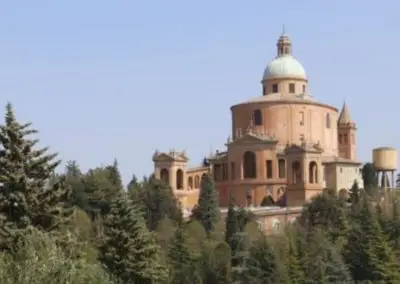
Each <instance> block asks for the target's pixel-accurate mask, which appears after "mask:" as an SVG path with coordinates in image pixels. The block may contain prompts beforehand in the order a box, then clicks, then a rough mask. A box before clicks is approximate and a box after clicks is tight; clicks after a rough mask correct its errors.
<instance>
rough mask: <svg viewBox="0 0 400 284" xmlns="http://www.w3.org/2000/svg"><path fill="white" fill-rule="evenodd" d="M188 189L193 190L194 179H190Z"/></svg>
mask: <svg viewBox="0 0 400 284" xmlns="http://www.w3.org/2000/svg"><path fill="white" fill-rule="evenodd" d="M188 187H189V189H193V177H188Z"/></svg>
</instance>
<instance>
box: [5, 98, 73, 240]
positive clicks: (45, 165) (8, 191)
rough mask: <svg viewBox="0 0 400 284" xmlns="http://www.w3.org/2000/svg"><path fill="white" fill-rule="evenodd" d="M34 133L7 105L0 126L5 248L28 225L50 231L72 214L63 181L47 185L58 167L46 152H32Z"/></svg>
mask: <svg viewBox="0 0 400 284" xmlns="http://www.w3.org/2000/svg"><path fill="white" fill-rule="evenodd" d="M36 133H37V131H36V130H34V129H32V128H31V123H26V124H21V123H19V122H18V121H17V120H16V118H15V116H14V111H13V109H12V106H11V104H10V103H8V104H7V106H6V114H5V123H4V124H3V125H1V126H0V222H1V224H0V225H1V227H2V230H1V231H2V235H3V238H2V242H3V245H7V243H9V241H11V240H12V239H14V237H15V236H16V235H18V234H19V232H20V231H21V230H24V229H25V228H27V227H28V226H29V225H31V226H34V227H36V228H38V229H40V230H43V231H54V230H57V229H59V228H60V227H61V226H63V225H64V224H66V223H67V222H68V221H69V220H70V217H71V215H72V213H73V210H72V203H71V197H70V195H71V190H70V188H69V187H68V186H66V184H65V179H57V180H56V181H55V183H53V184H50V179H51V178H52V177H53V173H54V170H55V168H56V167H57V166H58V165H59V164H60V161H59V160H56V158H57V154H48V153H47V151H48V148H42V149H38V150H37V149H35V146H36V144H37V143H38V142H39V140H38V139H31V138H30V137H29V136H30V135H32V134H36Z"/></svg>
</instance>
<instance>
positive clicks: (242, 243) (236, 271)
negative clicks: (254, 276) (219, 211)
mask: <svg viewBox="0 0 400 284" xmlns="http://www.w3.org/2000/svg"><path fill="white" fill-rule="evenodd" d="M230 245H231V250H232V253H231V254H232V260H231V263H232V276H233V280H234V281H235V283H236V282H237V283H241V281H245V280H246V279H245V275H244V271H245V267H246V261H247V259H248V258H249V247H250V243H249V239H248V237H247V234H246V233H243V232H238V233H236V234H234V235H233V236H232V237H231V238H230Z"/></svg>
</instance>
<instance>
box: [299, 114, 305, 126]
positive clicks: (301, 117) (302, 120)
mask: <svg viewBox="0 0 400 284" xmlns="http://www.w3.org/2000/svg"><path fill="white" fill-rule="evenodd" d="M300 125H302V126H303V125H304V111H301V112H300Z"/></svg>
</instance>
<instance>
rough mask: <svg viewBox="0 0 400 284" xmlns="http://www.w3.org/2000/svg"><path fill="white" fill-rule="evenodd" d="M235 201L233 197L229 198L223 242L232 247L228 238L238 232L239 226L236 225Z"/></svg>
mask: <svg viewBox="0 0 400 284" xmlns="http://www.w3.org/2000/svg"><path fill="white" fill-rule="evenodd" d="M234 206H235V203H234V200H233V198H231V199H230V202H229V207H228V213H227V216H226V221H225V224H226V230H225V242H226V243H228V244H229V246H230V247H231V248H232V246H231V245H230V239H231V238H232V236H233V235H234V234H236V233H237V232H238V229H239V226H238V220H237V216H236V211H235V207H234Z"/></svg>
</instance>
